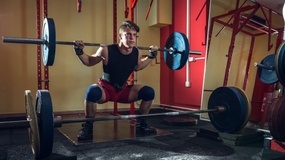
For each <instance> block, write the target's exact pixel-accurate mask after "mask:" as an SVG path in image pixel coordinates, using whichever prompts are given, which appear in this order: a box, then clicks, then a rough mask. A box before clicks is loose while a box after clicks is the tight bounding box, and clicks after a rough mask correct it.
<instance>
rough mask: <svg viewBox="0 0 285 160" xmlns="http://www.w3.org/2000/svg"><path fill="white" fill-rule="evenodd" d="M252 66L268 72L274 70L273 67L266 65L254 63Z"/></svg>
mask: <svg viewBox="0 0 285 160" xmlns="http://www.w3.org/2000/svg"><path fill="white" fill-rule="evenodd" d="M254 66H256V67H259V68H263V69H268V70H275V67H274V66H267V65H264V64H260V63H257V62H255V63H254Z"/></svg>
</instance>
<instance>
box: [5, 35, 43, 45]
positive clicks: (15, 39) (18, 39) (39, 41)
mask: <svg viewBox="0 0 285 160" xmlns="http://www.w3.org/2000/svg"><path fill="white" fill-rule="evenodd" d="M2 40H3V42H5V43H22V44H41V45H42V44H47V41H46V40H43V39H36V38H21V37H5V36H2Z"/></svg>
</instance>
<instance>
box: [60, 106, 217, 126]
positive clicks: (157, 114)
mask: <svg viewBox="0 0 285 160" xmlns="http://www.w3.org/2000/svg"><path fill="white" fill-rule="evenodd" d="M218 111H219V109H209V110H197V111H184V112H165V113H155V114H142V115H122V116H105V117H96V118H76V119H61V120H60V121H61V123H76V122H95V121H107V120H121V119H132V118H142V117H158V116H177V115H185V114H195V113H206V112H218ZM59 123H60V122H59Z"/></svg>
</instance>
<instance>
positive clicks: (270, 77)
mask: <svg viewBox="0 0 285 160" xmlns="http://www.w3.org/2000/svg"><path fill="white" fill-rule="evenodd" d="M261 64H263V65H265V66H271V67H275V54H270V55H268V56H266V57H265V58H264V59H263V60H262V61H261ZM258 75H259V79H260V80H261V81H262V82H263V83H265V84H273V83H276V82H278V77H277V74H276V70H275V69H272V70H269V69H265V68H262V67H258Z"/></svg>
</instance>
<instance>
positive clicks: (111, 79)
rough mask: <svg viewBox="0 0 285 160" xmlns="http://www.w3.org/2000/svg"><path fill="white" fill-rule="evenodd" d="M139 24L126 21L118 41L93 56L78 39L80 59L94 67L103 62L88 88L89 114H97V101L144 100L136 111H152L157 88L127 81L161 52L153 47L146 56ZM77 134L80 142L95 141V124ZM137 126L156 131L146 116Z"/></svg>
mask: <svg viewBox="0 0 285 160" xmlns="http://www.w3.org/2000/svg"><path fill="white" fill-rule="evenodd" d="M139 30H140V29H139V27H138V26H137V25H136V24H135V23H134V22H132V21H125V22H123V23H122V25H121V26H120V28H119V39H120V42H119V43H118V44H111V45H108V46H101V47H99V48H98V50H97V52H96V53H95V54H93V55H91V56H90V55H88V54H85V53H84V51H83V48H84V43H83V42H82V41H75V45H74V52H75V53H76V55H77V56H78V58H79V59H80V61H81V62H82V63H83V64H84V65H86V66H94V65H96V64H98V63H99V62H101V61H102V63H103V75H102V77H101V78H100V79H99V80H98V82H97V83H96V84H92V85H90V86H89V87H88V89H87V91H86V94H85V101H84V105H85V116H86V118H92V117H94V116H95V111H96V107H97V105H96V104H97V103H99V104H101V103H105V102H107V101H116V102H119V103H131V102H135V101H138V100H141V103H140V107H139V109H138V110H137V111H136V114H148V112H149V110H150V107H151V105H152V101H153V99H154V97H155V91H154V89H153V88H151V87H149V86H146V85H141V84H134V85H128V84H127V80H128V78H129V76H130V75H131V73H133V72H134V71H139V70H142V69H144V68H145V67H147V65H148V64H150V63H151V61H152V59H154V58H155V57H156V55H157V50H158V47H157V46H150V50H149V55H148V56H147V57H145V58H142V52H141V51H140V50H139V49H138V48H136V47H135V45H136V40H137V37H138V35H137V34H138V32H139ZM82 126H83V128H82V129H81V130H80V133H79V135H78V136H77V138H78V141H85V140H91V139H92V138H93V123H92V122H86V123H84V124H83V125H82ZM136 129H137V130H138V131H140V132H144V133H156V130H155V129H154V128H151V127H150V126H149V125H148V124H147V123H146V122H145V120H144V119H142V118H138V119H137V123H136Z"/></svg>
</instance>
